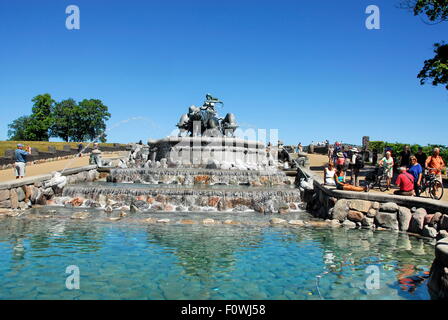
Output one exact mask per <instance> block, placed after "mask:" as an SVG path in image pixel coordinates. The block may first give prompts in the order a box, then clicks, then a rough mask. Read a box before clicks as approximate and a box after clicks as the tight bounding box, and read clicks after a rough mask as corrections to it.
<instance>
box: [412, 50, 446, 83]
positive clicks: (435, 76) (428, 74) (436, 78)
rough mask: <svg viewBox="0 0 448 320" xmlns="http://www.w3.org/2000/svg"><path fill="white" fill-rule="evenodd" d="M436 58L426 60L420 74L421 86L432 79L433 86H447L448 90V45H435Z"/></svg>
mask: <svg viewBox="0 0 448 320" xmlns="http://www.w3.org/2000/svg"><path fill="white" fill-rule="evenodd" d="M434 53H435V54H436V55H435V56H434V58H432V59H428V60H425V65H424V66H423V69H422V70H421V71H420V73H419V74H418V76H417V78H419V79H420V84H422V85H423V84H425V83H426V81H427V80H428V79H432V85H433V86H437V85H439V84H441V85H445V88H446V89H447V90H448V45H447V44H444V43H441V44H440V43H436V44H435V45H434Z"/></svg>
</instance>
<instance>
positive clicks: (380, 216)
mask: <svg viewBox="0 0 448 320" xmlns="http://www.w3.org/2000/svg"><path fill="white" fill-rule="evenodd" d="M375 221H376V223H377V224H378V225H379V226H380V227H383V228H387V229H392V230H398V229H399V226H398V220H397V213H392V212H382V211H379V212H378V213H377V215H376V216H375Z"/></svg>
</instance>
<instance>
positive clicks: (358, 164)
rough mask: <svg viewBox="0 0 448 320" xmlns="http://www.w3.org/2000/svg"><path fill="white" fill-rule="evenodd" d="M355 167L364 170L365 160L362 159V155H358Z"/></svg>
mask: <svg viewBox="0 0 448 320" xmlns="http://www.w3.org/2000/svg"><path fill="white" fill-rule="evenodd" d="M355 167H356V168H357V169H362V168H364V159H363V158H362V155H360V154H357V155H356V162H355Z"/></svg>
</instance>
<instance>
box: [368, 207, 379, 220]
mask: <svg viewBox="0 0 448 320" xmlns="http://www.w3.org/2000/svg"><path fill="white" fill-rule="evenodd" d="M377 213H378V211H377V210H376V209H374V208H370V209H369V212H367V216H368V217H369V218H374V217H375V216H376V214H377Z"/></svg>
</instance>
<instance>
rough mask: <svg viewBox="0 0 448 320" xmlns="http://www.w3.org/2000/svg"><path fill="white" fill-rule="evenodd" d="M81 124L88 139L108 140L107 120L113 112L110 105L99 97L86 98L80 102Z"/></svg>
mask: <svg viewBox="0 0 448 320" xmlns="http://www.w3.org/2000/svg"><path fill="white" fill-rule="evenodd" d="M78 106H79V114H80V119H79V126H80V128H82V130H81V133H82V135H83V137H84V138H85V139H87V140H91V141H94V140H99V141H101V142H106V133H105V132H106V122H105V121H107V120H109V119H110V116H111V114H110V113H109V111H108V107H107V106H105V105H104V104H103V102H102V101H101V100H98V99H89V100H87V99H84V100H82V101H81V102H80V103H79V104H78Z"/></svg>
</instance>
